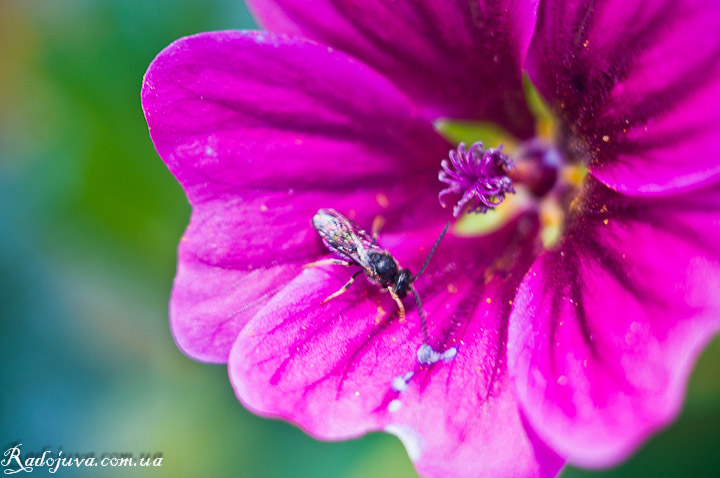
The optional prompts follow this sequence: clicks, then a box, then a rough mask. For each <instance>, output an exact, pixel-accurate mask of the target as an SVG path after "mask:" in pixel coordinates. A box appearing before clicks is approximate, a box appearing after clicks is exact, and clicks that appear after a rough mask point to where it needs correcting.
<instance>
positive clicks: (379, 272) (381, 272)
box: [368, 252, 398, 287]
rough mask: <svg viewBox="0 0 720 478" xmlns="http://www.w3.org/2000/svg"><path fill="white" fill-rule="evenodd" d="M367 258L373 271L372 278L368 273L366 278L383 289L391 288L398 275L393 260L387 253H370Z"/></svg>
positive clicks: (369, 272)
mask: <svg viewBox="0 0 720 478" xmlns="http://www.w3.org/2000/svg"><path fill="white" fill-rule="evenodd" d="M368 257H369V259H370V264H371V265H372V268H373V269H374V276H373V275H372V272H371V271H368V277H370V279H372V280H374V281H376V282H378V283H379V284H380V285H382V286H383V287H389V286H392V285H393V284H394V283H395V279H396V278H397V274H398V263H397V262H396V261H395V258H394V257H393V256H391V255H390V254H389V253H387V252H371V253H370V254H368Z"/></svg>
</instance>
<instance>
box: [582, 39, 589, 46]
mask: <svg viewBox="0 0 720 478" xmlns="http://www.w3.org/2000/svg"><path fill="white" fill-rule="evenodd" d="M589 44H590V40H585V43H583V46H584V47H585V48H587V46H588V45H589Z"/></svg>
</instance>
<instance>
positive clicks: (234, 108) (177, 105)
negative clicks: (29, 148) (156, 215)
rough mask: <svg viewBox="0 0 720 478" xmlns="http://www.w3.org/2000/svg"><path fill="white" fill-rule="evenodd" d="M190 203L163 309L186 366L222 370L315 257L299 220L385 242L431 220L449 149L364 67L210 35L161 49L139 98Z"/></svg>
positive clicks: (332, 56) (300, 49) (261, 40)
mask: <svg viewBox="0 0 720 478" xmlns="http://www.w3.org/2000/svg"><path fill="white" fill-rule="evenodd" d="M142 99H143V108H144V110H145V114H146V118H147V121H148V125H149V127H150V133H151V136H152V139H153V141H154V143H155V146H156V148H157V150H158V152H159V153H160V155H161V157H162V158H163V160H164V161H165V162H166V164H167V165H168V167H169V168H170V170H171V171H172V172H173V174H175V176H176V177H177V178H178V180H179V181H180V183H181V184H182V185H183V188H184V189H185V191H186V193H187V195H188V197H189V199H190V202H191V204H192V205H193V216H192V220H191V224H190V226H189V227H188V230H187V231H186V233H185V236H184V238H183V241H182V242H181V246H180V252H179V264H178V275H177V278H176V282H175V287H174V290H173V298H172V301H171V321H172V326H173V332H174V334H175V338H176V340H177V342H178V344H179V345H180V347H181V348H182V349H183V350H184V351H185V352H186V353H187V354H188V355H190V356H192V357H194V358H197V359H200V360H206V361H213V362H223V361H225V360H226V359H227V354H228V352H229V349H230V346H231V345H232V343H233V342H234V339H235V336H236V335H237V333H238V331H239V330H240V329H241V328H242V326H243V325H244V324H245V322H247V321H248V320H249V319H250V318H251V317H252V316H253V315H254V314H255V313H256V312H257V310H258V309H259V308H260V307H261V306H262V305H264V304H265V303H266V302H267V300H268V299H269V298H270V297H271V296H272V295H273V294H275V293H276V292H277V291H278V289H279V288H281V286H283V285H284V284H285V283H287V282H288V281H289V280H290V279H291V278H292V277H294V276H295V275H296V274H297V273H298V272H299V270H300V267H301V265H302V264H304V263H306V262H310V261H312V260H315V259H316V258H317V257H319V255H321V254H325V253H326V250H325V249H324V248H323V247H322V245H321V244H320V243H319V242H318V240H317V234H316V233H315V231H314V230H313V229H312V226H311V224H310V219H311V218H312V215H313V214H314V213H315V212H316V211H317V210H318V209H319V208H320V207H328V206H332V207H335V208H341V209H342V210H344V211H346V212H347V213H348V214H349V215H351V216H353V217H354V218H355V219H357V220H358V221H360V222H363V223H366V224H369V223H371V221H372V219H373V218H374V217H375V215H376V214H382V215H383V216H384V217H385V219H386V220H387V223H388V228H389V230H390V231H391V230H392V229H393V228H398V229H410V230H411V229H412V228H413V227H420V226H422V224H424V223H427V222H437V221H441V219H439V217H440V215H441V214H442V209H441V208H440V206H439V205H438V204H437V201H436V199H435V195H436V194H437V192H439V190H440V185H439V184H438V183H437V179H436V168H437V161H438V158H439V157H441V156H442V155H444V154H445V153H446V152H447V149H448V147H449V145H448V144H447V143H446V142H445V141H444V140H443V139H442V138H440V137H439V136H438V135H437V134H436V133H435V132H434V131H433V130H432V128H431V127H430V125H429V124H427V123H426V122H425V121H424V120H422V119H421V118H419V117H416V116H413V110H412V107H411V105H410V104H409V103H408V101H407V100H406V99H405V98H404V97H403V96H402V95H401V94H400V93H399V92H398V91H397V90H396V89H395V88H394V87H393V86H392V84H390V83H389V82H388V81H387V80H384V79H383V78H382V77H380V76H379V75H378V74H376V73H375V72H373V71H372V70H370V69H369V68H367V67H365V66H363V65H362V64H359V63H357V62H355V61H352V60H350V59H349V58H348V57H346V56H345V55H343V54H342V53H337V52H329V51H328V49H327V48H324V47H321V46H318V45H315V44H313V43H309V42H305V41H301V40H294V39H289V38H283V37H277V36H274V35H271V34H264V33H241V32H216V33H207V34H201V35H197V36H194V37H188V38H184V39H181V40H178V41H177V42H175V43H173V44H172V45H170V46H169V47H168V48H167V49H165V50H164V51H163V52H162V53H160V55H158V57H157V58H156V59H155V61H154V62H153V63H152V65H151V66H150V69H149V70H148V73H147V75H146V78H145V83H144V87H143V92H142Z"/></svg>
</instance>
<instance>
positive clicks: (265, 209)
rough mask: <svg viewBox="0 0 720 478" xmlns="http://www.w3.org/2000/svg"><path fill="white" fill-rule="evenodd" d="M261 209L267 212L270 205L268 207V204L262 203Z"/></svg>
mask: <svg viewBox="0 0 720 478" xmlns="http://www.w3.org/2000/svg"><path fill="white" fill-rule="evenodd" d="M260 210H261V211H262V212H267V210H268V207H267V206H266V205H264V204H261V205H260Z"/></svg>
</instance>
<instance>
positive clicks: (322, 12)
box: [248, 0, 538, 137]
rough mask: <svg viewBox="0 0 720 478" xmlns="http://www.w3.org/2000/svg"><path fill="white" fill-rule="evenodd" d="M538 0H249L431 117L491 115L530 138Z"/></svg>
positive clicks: (277, 24)
mask: <svg viewBox="0 0 720 478" xmlns="http://www.w3.org/2000/svg"><path fill="white" fill-rule="evenodd" d="M537 4H538V1H537V0H501V1H487V0H453V1H441V0H421V1H410V0H396V1H393V2H387V1H382V0H366V1H357V0H320V1H314V2H312V3H310V2H306V1H302V0H249V1H248V5H249V7H250V8H251V10H252V11H253V12H254V13H255V15H256V17H257V18H258V19H259V21H260V23H261V24H262V25H263V26H264V27H266V28H268V29H269V30H271V31H274V32H283V33H294V34H299V35H303V36H306V37H308V38H312V39H314V40H317V41H319V42H321V43H324V44H327V45H330V46H333V47H335V48H339V49H341V50H343V51H346V52H348V53H349V54H351V55H353V56H354V57H355V58H358V59H360V60H362V61H364V62H365V63H367V64H368V65H371V66H372V67H374V68H376V69H377V70H378V71H380V72H382V73H383V74H385V75H386V76H387V77H388V78H391V79H392V80H393V81H394V82H395V84H396V85H398V87H399V88H401V89H402V90H403V91H405V92H406V93H407V94H408V95H410V96H411V97H412V99H413V100H414V101H415V102H417V104H419V105H421V106H422V109H423V111H424V112H425V113H426V114H427V115H429V117H431V118H433V119H434V118H437V117H452V118H466V119H478V120H490V121H493V122H497V123H500V124H501V125H503V126H505V127H506V128H507V129H508V130H510V131H512V132H513V133H515V134H517V135H519V136H521V137H527V136H529V135H531V134H532V133H533V131H534V129H533V119H532V117H531V115H530V112H529V110H528V109H527V106H526V104H525V97H524V95H523V92H522V82H521V80H522V72H521V68H522V62H523V58H524V56H525V51H526V49H527V46H528V43H529V42H530V36H531V34H532V30H533V26H534V25H535V15H536V11H537Z"/></svg>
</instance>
